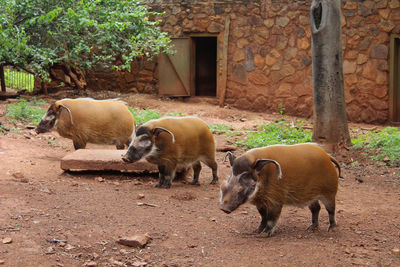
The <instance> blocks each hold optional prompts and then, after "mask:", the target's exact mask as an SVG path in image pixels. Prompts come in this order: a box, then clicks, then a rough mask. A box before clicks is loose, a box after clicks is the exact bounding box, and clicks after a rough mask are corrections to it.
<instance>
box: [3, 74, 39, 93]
mask: <svg viewBox="0 0 400 267" xmlns="http://www.w3.org/2000/svg"><path fill="white" fill-rule="evenodd" d="M4 78H5V82H6V87H8V88H13V89H26V90H28V91H29V92H32V91H33V87H34V77H33V75H32V74H29V73H26V72H19V71H15V70H10V69H5V70H4Z"/></svg>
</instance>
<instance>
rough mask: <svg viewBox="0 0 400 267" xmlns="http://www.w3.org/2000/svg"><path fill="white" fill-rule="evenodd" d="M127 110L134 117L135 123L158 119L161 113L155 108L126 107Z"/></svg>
mask: <svg viewBox="0 0 400 267" xmlns="http://www.w3.org/2000/svg"><path fill="white" fill-rule="evenodd" d="M128 109H129V111H130V112H131V113H132V115H133V117H134V118H135V124H136V125H141V124H143V123H146V122H147V121H149V120H154V119H158V118H160V117H161V114H160V112H159V111H157V110H152V109H143V110H142V109H133V108H131V107H128Z"/></svg>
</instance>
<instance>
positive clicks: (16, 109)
mask: <svg viewBox="0 0 400 267" xmlns="http://www.w3.org/2000/svg"><path fill="white" fill-rule="evenodd" d="M44 105H47V103H46V101H44V100H36V99H32V100H31V101H27V100H26V99H24V98H21V99H20V101H19V102H15V103H12V104H9V105H8V106H7V109H6V116H7V117H8V118H9V119H10V120H11V121H13V122H23V123H27V124H28V125H37V124H38V123H39V122H40V120H41V119H42V117H43V115H44V114H45V113H46V109H44V108H42V107H41V106H44Z"/></svg>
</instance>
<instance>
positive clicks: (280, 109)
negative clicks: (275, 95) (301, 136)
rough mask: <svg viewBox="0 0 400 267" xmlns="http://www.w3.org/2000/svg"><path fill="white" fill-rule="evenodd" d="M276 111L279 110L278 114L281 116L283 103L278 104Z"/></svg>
mask: <svg viewBox="0 0 400 267" xmlns="http://www.w3.org/2000/svg"><path fill="white" fill-rule="evenodd" d="M278 109H279V114H281V115H283V113H284V112H285V107H284V106H283V103H279V104H278Z"/></svg>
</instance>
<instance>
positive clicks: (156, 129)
mask: <svg viewBox="0 0 400 267" xmlns="http://www.w3.org/2000/svg"><path fill="white" fill-rule="evenodd" d="M162 132H166V133H168V134H170V135H171V137H172V143H175V136H174V134H173V133H172V132H171V131H170V130H167V129H165V128H163V127H155V128H154V129H153V134H154V135H155V137H156V138H157V137H158V135H159V134H160V133H162Z"/></svg>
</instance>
